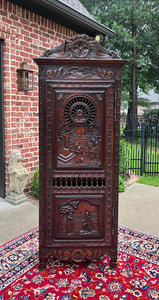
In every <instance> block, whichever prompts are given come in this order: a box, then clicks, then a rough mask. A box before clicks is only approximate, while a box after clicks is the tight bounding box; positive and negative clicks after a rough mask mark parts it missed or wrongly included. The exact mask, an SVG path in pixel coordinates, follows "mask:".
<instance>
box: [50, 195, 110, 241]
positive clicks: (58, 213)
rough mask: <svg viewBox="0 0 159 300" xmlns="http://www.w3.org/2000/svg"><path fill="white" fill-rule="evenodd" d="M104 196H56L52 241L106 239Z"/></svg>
mask: <svg viewBox="0 0 159 300" xmlns="http://www.w3.org/2000/svg"><path fill="white" fill-rule="evenodd" d="M104 202H105V201H104V195H79V196H78V195H61V196H60V195H54V196H53V203H52V222H51V224H54V225H53V228H52V241H58V240H67V241H68V240H77V241H79V240H83V239H88V240H90V239H91V240H92V239H95V240H96V239H100V240H101V239H104V237H105V219H104V216H105V209H106V207H105V203H104Z"/></svg>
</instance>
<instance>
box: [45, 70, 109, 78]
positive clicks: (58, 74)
mask: <svg viewBox="0 0 159 300" xmlns="http://www.w3.org/2000/svg"><path fill="white" fill-rule="evenodd" d="M46 74H47V77H48V78H53V79H55V78H61V79H71V80H73V79H106V80H112V79H113V78H114V72H113V70H111V69H105V68H100V67H99V68H93V67H92V68H91V67H60V68H53V69H49V70H47V73H46Z"/></svg>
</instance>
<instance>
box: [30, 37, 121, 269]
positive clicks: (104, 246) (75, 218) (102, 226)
mask: <svg viewBox="0 0 159 300" xmlns="http://www.w3.org/2000/svg"><path fill="white" fill-rule="evenodd" d="M34 60H35V62H36V63H37V64H38V66H39V101H40V104H39V109H40V113H39V116H40V125H39V127H40V149H39V150H40V154H39V161H40V162H39V166H40V203H39V211H40V214H39V220H40V223H39V239H40V241H39V244H40V245H39V256H40V268H45V266H46V259H47V256H48V255H50V254H51V255H53V256H54V257H56V258H58V259H60V260H70V259H71V260H73V261H75V262H81V261H83V260H85V259H90V260H94V259H98V258H99V257H100V256H101V255H103V254H109V255H110V257H111V260H110V266H111V267H112V268H115V267H116V259H117V233H118V165H119V122H120V93H121V68H122V66H123V64H124V63H125V61H123V60H121V59H120V58H119V57H118V56H117V55H116V54H115V53H114V52H112V51H110V50H107V49H105V48H103V47H102V46H101V45H100V44H99V43H97V42H96V41H95V40H93V39H92V38H89V37H88V36H86V35H77V36H74V37H73V38H71V39H70V40H68V41H66V42H65V43H64V44H62V45H60V46H59V47H56V48H54V49H51V50H47V51H46V52H45V53H44V55H42V56H41V57H39V58H36V59H34Z"/></svg>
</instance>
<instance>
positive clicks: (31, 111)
mask: <svg viewBox="0 0 159 300" xmlns="http://www.w3.org/2000/svg"><path fill="white" fill-rule="evenodd" d="M74 34H75V32H73V31H71V30H70V29H68V28H65V27H63V26H61V25H59V24H56V23H54V22H52V21H50V20H48V19H46V18H44V17H41V16H39V15H37V14H35V13H33V12H31V11H27V10H25V9H23V8H21V7H19V6H17V5H15V4H13V3H10V2H8V1H6V0H1V1H0V39H4V110H5V151H6V183H7V186H8V168H7V167H8V160H9V154H10V152H11V151H12V150H13V149H20V151H21V153H22V158H23V159H22V163H23V165H24V166H25V167H26V168H27V170H28V172H29V185H30V182H31V180H32V177H33V173H34V171H35V169H36V167H37V166H38V154H39V153H38V68H37V66H36V64H35V63H34V62H33V59H32V58H33V57H38V56H39V55H41V54H42V53H43V52H44V50H45V49H47V48H53V47H56V46H57V45H58V44H60V43H62V42H63V41H64V40H65V39H68V38H69V37H71V36H73V35H74ZM22 61H26V62H27V63H28V65H29V67H30V68H31V69H32V70H34V90H33V91H28V92H23V91H18V85H17V69H18V68H19V67H20V63H21V62H22Z"/></svg>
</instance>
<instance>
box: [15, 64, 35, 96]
mask: <svg viewBox="0 0 159 300" xmlns="http://www.w3.org/2000/svg"><path fill="white" fill-rule="evenodd" d="M17 72H18V90H19V91H31V90H33V70H31V69H30V68H29V66H28V64H27V63H26V62H25V61H23V62H22V63H21V65H20V69H18V70H17Z"/></svg>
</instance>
